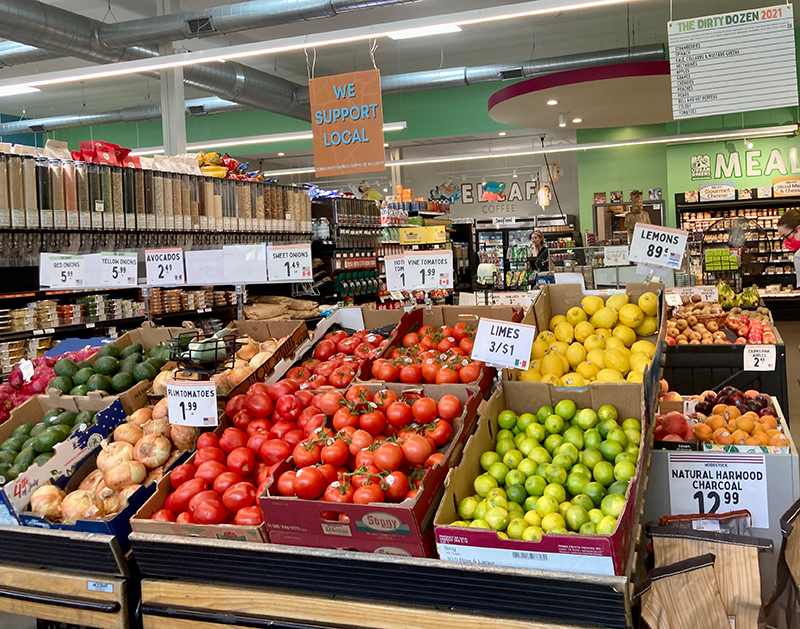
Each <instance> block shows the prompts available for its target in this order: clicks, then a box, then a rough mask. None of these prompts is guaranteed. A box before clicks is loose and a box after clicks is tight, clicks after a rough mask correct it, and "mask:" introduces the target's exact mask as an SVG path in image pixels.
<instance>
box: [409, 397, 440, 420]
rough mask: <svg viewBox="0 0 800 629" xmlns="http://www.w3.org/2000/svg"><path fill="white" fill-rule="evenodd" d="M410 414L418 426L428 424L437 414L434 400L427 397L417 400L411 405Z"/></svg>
mask: <svg viewBox="0 0 800 629" xmlns="http://www.w3.org/2000/svg"><path fill="white" fill-rule="evenodd" d="M411 413H412V414H413V415H414V419H416V420H417V421H418V422H419V423H420V424H430V423H431V422H432V421H433V420H434V419H436V415H437V413H438V408H437V405H436V400H434V399H433V398H429V397H423V398H420V399H418V400H417V401H416V402H414V404H412V405H411Z"/></svg>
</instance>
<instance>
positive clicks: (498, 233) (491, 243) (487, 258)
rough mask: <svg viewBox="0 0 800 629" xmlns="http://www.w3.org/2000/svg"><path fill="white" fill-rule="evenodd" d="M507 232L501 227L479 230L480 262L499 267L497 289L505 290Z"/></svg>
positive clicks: (495, 287)
mask: <svg viewBox="0 0 800 629" xmlns="http://www.w3.org/2000/svg"><path fill="white" fill-rule="evenodd" d="M504 234H505V232H504V231H503V230H501V229H496V230H491V231H489V230H485V231H484V230H481V231H478V262H479V263H481V264H494V265H495V266H496V267H497V279H496V280H495V283H494V289H495V290H505V235H504Z"/></svg>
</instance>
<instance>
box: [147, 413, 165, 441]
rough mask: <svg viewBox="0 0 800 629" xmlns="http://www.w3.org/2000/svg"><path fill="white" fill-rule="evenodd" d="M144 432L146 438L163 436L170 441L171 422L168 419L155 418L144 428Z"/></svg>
mask: <svg viewBox="0 0 800 629" xmlns="http://www.w3.org/2000/svg"><path fill="white" fill-rule="evenodd" d="M142 432H143V433H144V436H145V437H146V436H148V435H161V436H162V437H166V438H167V439H169V432H170V430H169V420H168V419H167V418H166V417H161V418H159V419H155V418H153V419H151V420H150V421H149V422H147V423H146V424H145V425H144V426H142Z"/></svg>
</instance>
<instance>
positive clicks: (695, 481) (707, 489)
mask: <svg viewBox="0 0 800 629" xmlns="http://www.w3.org/2000/svg"><path fill="white" fill-rule="evenodd" d="M668 456H669V499H670V513H671V514H673V515H677V514H681V513H725V512H727V511H734V510H738V509H747V510H748V511H749V512H750V515H752V516H753V526H755V527H756V528H764V529H766V528H769V509H768V502H767V493H768V491H767V465H766V461H765V460H764V457H765V455H764V454H737V453H734V452H725V453H712V454H703V453H700V452H669V453H668Z"/></svg>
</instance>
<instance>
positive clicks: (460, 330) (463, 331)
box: [453, 321, 470, 342]
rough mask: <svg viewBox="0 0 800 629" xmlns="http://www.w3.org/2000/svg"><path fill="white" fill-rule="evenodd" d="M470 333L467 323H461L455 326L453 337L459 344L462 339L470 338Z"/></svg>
mask: <svg viewBox="0 0 800 629" xmlns="http://www.w3.org/2000/svg"><path fill="white" fill-rule="evenodd" d="M469 333H470V329H469V326H468V325H467V323H466V321H461V322H459V323H456V324H455V326H453V337H455V339H456V340H457V341H458V342H461V339H463V338H465V337H466V336H468V335H469Z"/></svg>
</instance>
